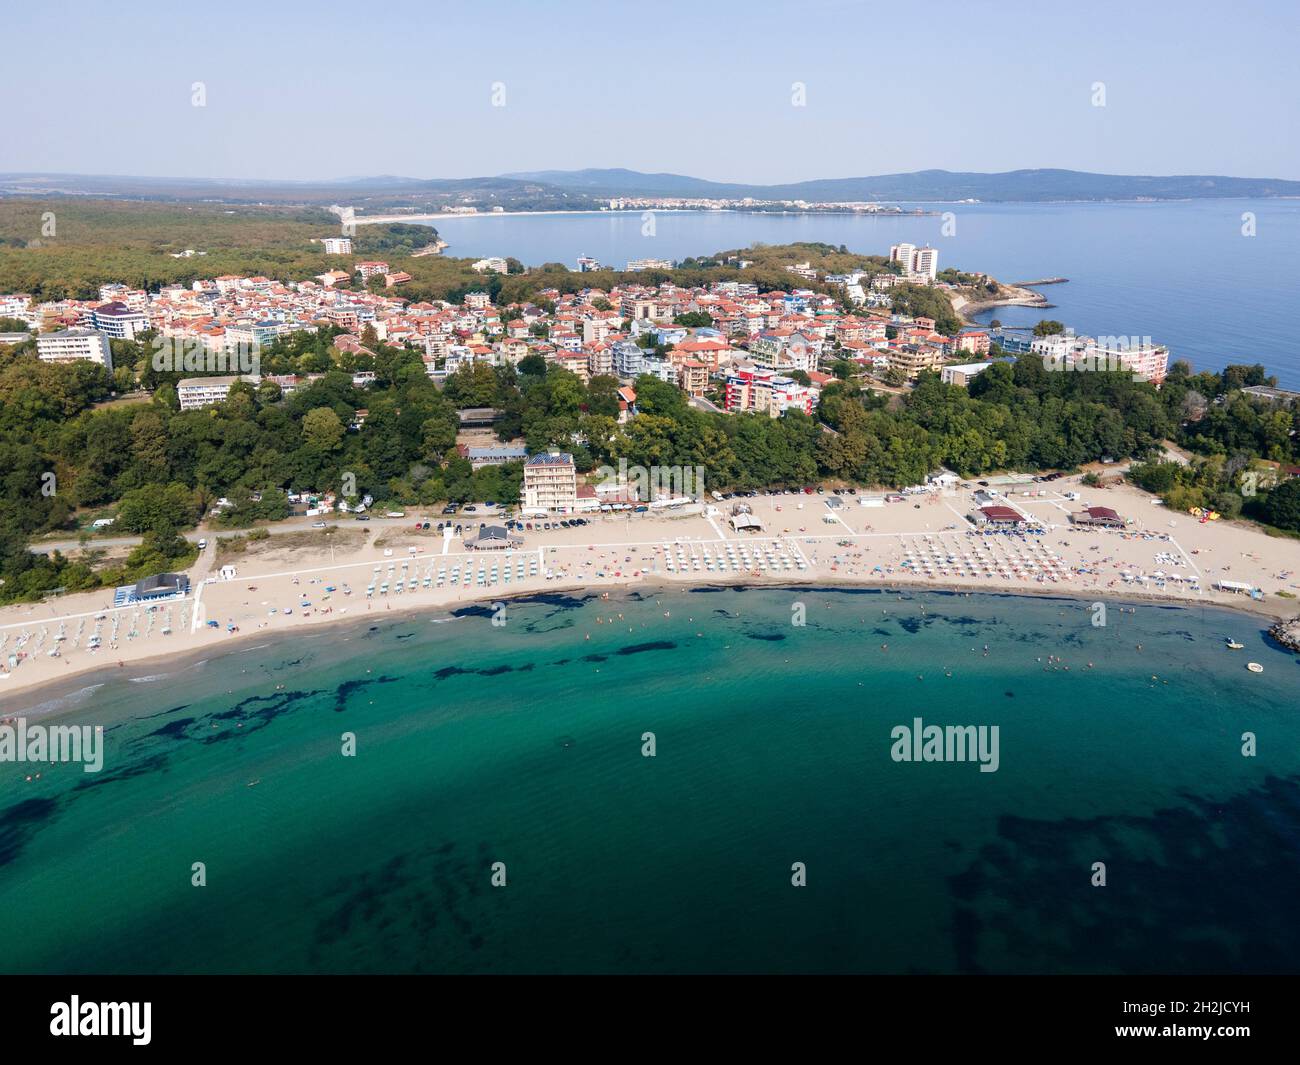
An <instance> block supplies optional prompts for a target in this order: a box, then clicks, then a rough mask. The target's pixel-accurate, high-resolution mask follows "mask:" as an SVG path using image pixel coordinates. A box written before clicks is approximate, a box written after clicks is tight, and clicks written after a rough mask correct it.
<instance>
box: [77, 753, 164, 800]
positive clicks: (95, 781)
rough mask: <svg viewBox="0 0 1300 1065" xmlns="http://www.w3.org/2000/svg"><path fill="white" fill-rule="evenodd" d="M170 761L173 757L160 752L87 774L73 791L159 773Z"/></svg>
mask: <svg viewBox="0 0 1300 1065" xmlns="http://www.w3.org/2000/svg"><path fill="white" fill-rule="evenodd" d="M170 761H171V757H170V756H169V755H166V754H163V753H162V752H161V751H159V752H158V753H157V754H151V755H150V756H149V757H148V758H141V759H139V760H137V761H134V762H129V763H128V764H126V765H119V766H117V767H115V768H113V769H106V770H104V771H102V772H99V773H87V774H86V775H85V777H83V778H82V779H81V780H79V781H77V786H76V787H75V788H74V789H73V790H74V791H85V790H86V789H87V788H97V787H100V786H101V785H104V784H117V783H119V782H120V781H123V780H130V779H131V778H132V777H142V776H145V775H146V774H148V773H157V772H160V771H162V770H163V769H165V768H166V767H167V763H168V762H170Z"/></svg>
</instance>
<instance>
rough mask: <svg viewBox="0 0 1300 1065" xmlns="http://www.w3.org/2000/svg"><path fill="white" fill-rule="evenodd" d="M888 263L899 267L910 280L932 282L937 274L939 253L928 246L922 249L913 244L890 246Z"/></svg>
mask: <svg viewBox="0 0 1300 1065" xmlns="http://www.w3.org/2000/svg"><path fill="white" fill-rule="evenodd" d="M889 261H890V262H891V263H897V264H898V265H899V266H901V267H902V268H903V272H904V273H905V274H907V276H908V277H911V278H924V279H926V280H928V281H933V280H934V279H935V277H936V276H937V275H938V273H939V251H938V249H936V248H931V247H930V246H929V245H926V246H925V247H924V248H918V247H917V246H916V245H915V244H894V245H891V247H890V249H889Z"/></svg>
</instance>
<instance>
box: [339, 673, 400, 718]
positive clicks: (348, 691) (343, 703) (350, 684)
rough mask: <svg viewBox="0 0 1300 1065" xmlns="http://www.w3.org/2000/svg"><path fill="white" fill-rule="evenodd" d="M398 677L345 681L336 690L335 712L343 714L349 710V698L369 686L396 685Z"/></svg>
mask: <svg viewBox="0 0 1300 1065" xmlns="http://www.w3.org/2000/svg"><path fill="white" fill-rule="evenodd" d="M396 682H397V678H396V677H387V676H385V677H366V678H364V679H362V680H345V681H344V682H343V683H342V684H340V685H339V686H338V687H337V688H335V689H334V712H335V713H336V714H338V713H342V712H343V711H344V710H346V709H347V703H348V697H349V696H350V695H353V694H354V693H356V692H359V691H360V690H361V689H362V688H364V687H366V686H367V685H369V684H395V683H396Z"/></svg>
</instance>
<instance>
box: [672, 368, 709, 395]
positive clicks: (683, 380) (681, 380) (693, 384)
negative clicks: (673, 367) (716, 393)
mask: <svg viewBox="0 0 1300 1065" xmlns="http://www.w3.org/2000/svg"><path fill="white" fill-rule="evenodd" d="M677 387H678V388H680V389H681V390H682V391H683V392H685V393H686V394H687V395H688V396H702V395H704V393H705V392H706V391H707V390H708V387H709V368H708V366H706V365H705V364H704V363H702V362H700V361H699V360H697V359H686V360H684V361H683V362H679V363H678V364H677Z"/></svg>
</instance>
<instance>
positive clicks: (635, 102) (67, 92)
mask: <svg viewBox="0 0 1300 1065" xmlns="http://www.w3.org/2000/svg"><path fill="white" fill-rule="evenodd" d="M1296 10H1297V9H1296V4H1295V2H1294V0H1236V2H1233V3H1228V4H1225V3H1222V2H1213V3H1208V2H1202V0H1193V2H1190V3H1172V2H1169V0H1156V2H1142V3H1136V2H1133V0H1129V2H1127V3H1123V2H1110V0H1089V2H1087V3H1079V2H1072V3H1066V2H1059V0H1042V2H1039V3H1020V2H1018V0H1006V2H987V3H985V2H979V0H965V2H962V3H949V2H947V0H935V2H930V3H916V2H911V3H903V2H898V3H894V4H889V3H882V2H880V0H875V2H870V3H860V2H856V0H799V2H789V0H781V2H768V0H750V2H731V0H690V2H679V0H649V2H643V3H628V2H623V0H605V2H588V0H555V2H548V0H526V2H525V0H495V2H492V0H478V2H472V3H461V2H457V0H453V2H439V0H432V2H424V3H406V2H404V0H395V2H379V3H364V2H360V3H359V2H357V0H350V2H348V3H337V2H334V0H320V2H317V3H298V2H294V0H271V2H265V0H264V2H258V3H247V2H244V0H224V2H220V3H215V4H195V3H185V4H145V3H126V4H119V5H106V4H100V3H87V2H60V0H41V2H37V3H16V4H11V5H8V7H7V9H6V12H5V15H4V21H5V34H4V40H5V43H4V47H3V49H2V50H0V99H3V100H4V101H5V103H6V105H7V106H6V111H7V113H8V115H9V121H8V122H7V123H6V132H5V135H4V136H3V138H0V145H2V147H0V171H32V170H34V171H61V172H75V173H95V174H143V175H157V176H182V177H228V178H251V179H264V178H296V179H312V178H335V177H344V176H349V175H373V174H400V175H404V176H413V177H470V176H478V175H485V174H498V173H504V172H508V171H514V170H540V169H577V168H581V167H605V166H623V167H629V168H632V169H636V170H647V171H660V170H665V171H673V172H677V173H686V174H691V175H694V176H698V177H705V178H712V179H715V180H723V181H752V182H762V183H768V182H781V181H796V180H802V179H807V178H816V177H848V176H858V175H865V174H881V173H893V172H899V171H909V170H920V169H927V168H942V169H948V170H984V171H991V170H1010V169H1016V168H1020V167H1040V166H1041V167H1049V166H1050V167H1067V168H1071V169H1078V170H1092V171H1100V172H1106V173H1127V174H1133V173H1148V174H1175V173H1178V174H1186V173H1201V174H1226V175H1235V176H1244V177H1279V178H1292V179H1300V135H1298V134H1300V129H1298V128H1297V127H1298V126H1300V120H1298V118H1297V115H1300V74H1298V72H1297V65H1298V64H1300V59H1298V58H1297V57H1298V55H1300V17H1298V16H1297V13H1296ZM196 81H201V82H203V83H204V84H205V86H206V92H207V105H206V106H205V107H193V106H191V85H192V84H193V83H194V82H196ZM494 82H501V83H503V84H504V86H505V102H506V106H504V107H493V106H492V85H493V83H494ZM794 82H802V83H804V84H805V85H806V86H807V105H806V106H805V107H794V106H791V85H792V83H794ZM1095 82H1103V83H1104V84H1105V92H1106V106H1105V107H1094V106H1093V105H1092V97H1093V89H1092V86H1093V84H1094V83H1095Z"/></svg>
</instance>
